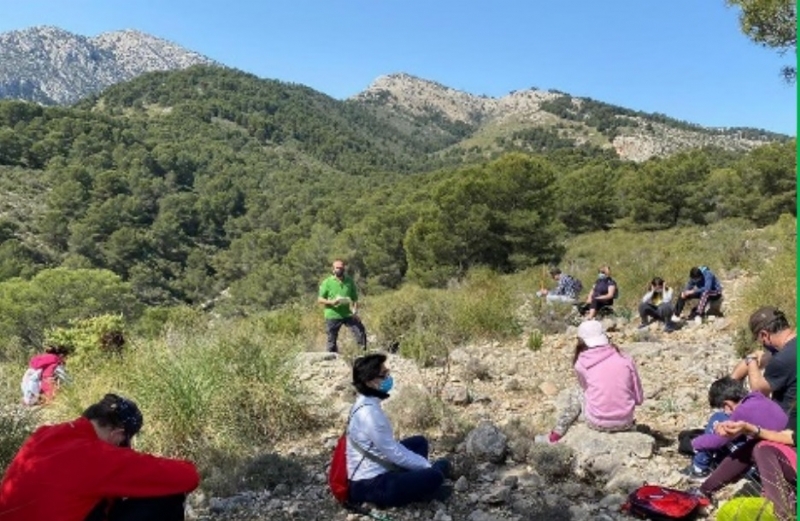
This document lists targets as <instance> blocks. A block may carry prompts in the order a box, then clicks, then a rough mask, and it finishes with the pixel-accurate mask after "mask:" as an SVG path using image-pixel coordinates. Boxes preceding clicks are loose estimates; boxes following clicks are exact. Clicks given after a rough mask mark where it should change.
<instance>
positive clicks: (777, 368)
mask: <svg viewBox="0 0 800 521" xmlns="http://www.w3.org/2000/svg"><path fill="white" fill-rule="evenodd" d="M749 326H750V333H751V334H752V335H753V340H755V341H756V342H758V343H759V344H761V346H762V347H763V351H756V352H755V353H752V354H749V355H747V356H746V357H745V358H744V360H742V361H741V362H739V363H738V364H737V365H736V367H734V369H733V372H731V378H733V379H734V380H742V379H744V378H747V383H748V386H749V387H750V389H752V390H754V391H760V392H761V393H763V394H764V395H765V396H769V397H771V398H772V399H773V400H775V401H776V402H778V403H779V404H780V406H781V407H782V408H783V410H784V411H785V412H786V413H787V414H792V412H793V410H794V407H795V404H796V402H797V331H796V330H795V329H794V328H793V327H792V326H791V324H789V319H788V318H787V317H786V314H785V313H784V312H783V311H781V310H779V309H778V308H776V307H774V306H762V307H760V308H759V309H757V310H756V311H754V312H753V314H752V315H750V321H749Z"/></svg>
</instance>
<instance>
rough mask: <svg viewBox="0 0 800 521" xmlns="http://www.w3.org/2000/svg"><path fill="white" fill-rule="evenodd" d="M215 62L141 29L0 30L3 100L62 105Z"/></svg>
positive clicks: (42, 28) (0, 73)
mask: <svg viewBox="0 0 800 521" xmlns="http://www.w3.org/2000/svg"><path fill="white" fill-rule="evenodd" d="M213 63H214V61H213V60H211V59H210V58H207V57H205V56H202V55H200V54H198V53H196V52H192V51H189V50H187V49H184V48H183V47H180V46H179V45H176V44H174V43H171V42H168V41H166V40H162V39H160V38H156V37H154V36H150V35H148V34H144V33H141V32H139V31H132V30H125V31H115V32H110V33H104V34H101V35H99V36H96V37H94V38H89V37H86V36H81V35H78V34H73V33H70V32H68V31H64V30H63V29H59V28H57V27H49V26H44V27H33V28H30V29H25V30H21V31H10V32H7V33H2V34H0V98H13V99H22V100H27V101H33V102H36V103H42V104H45V105H64V104H69V103H74V102H75V101H77V100H79V99H81V98H83V97H85V96H88V95H90V94H94V93H97V92H99V91H101V90H103V89H105V88H106V87H109V86H111V85H114V84H115V83H120V82H124V81H128V80H131V79H133V78H135V77H136V76H139V75H140V74H143V73H145V72H151V71H165V70H173V69H182V68H186V67H190V66H192V65H197V64H213Z"/></svg>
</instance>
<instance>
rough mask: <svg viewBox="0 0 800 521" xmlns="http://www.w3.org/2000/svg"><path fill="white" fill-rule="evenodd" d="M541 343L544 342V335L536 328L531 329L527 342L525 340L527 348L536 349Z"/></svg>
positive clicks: (540, 346) (539, 347)
mask: <svg viewBox="0 0 800 521" xmlns="http://www.w3.org/2000/svg"><path fill="white" fill-rule="evenodd" d="M543 344H544V335H543V334H542V332H541V331H539V330H538V329H534V330H533V331H531V333H530V334H529V335H528V342H527V345H528V349H530V350H531V351H538V350H540V349H541V348H542V345H543Z"/></svg>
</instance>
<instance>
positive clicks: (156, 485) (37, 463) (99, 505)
mask: <svg viewBox="0 0 800 521" xmlns="http://www.w3.org/2000/svg"><path fill="white" fill-rule="evenodd" d="M142 423H143V418H142V413H141V412H140V411H139V408H138V407H137V406H136V404H135V403H134V402H132V401H130V400H128V399H126V398H123V397H121V396H118V395H115V394H107V395H105V396H104V397H103V399H102V400H101V401H100V402H98V403H95V404H93V405H91V406H89V407H88V408H87V409H86V410H85V411H84V412H83V414H82V415H81V417H79V418H77V419H75V420H72V421H68V422H65V423H59V424H56V425H45V426H42V427H39V428H38V429H37V430H36V431H35V432H34V433H33V434H32V435H31V436H30V437H29V438H28V439H27V440H26V441H25V443H24V444H23V445H22V448H20V450H19V452H18V453H17V454H16V456H14V459H13V460H12V461H11V464H10V465H9V466H8V468H7V469H6V472H5V475H4V476H3V480H2V482H0V519H2V521H34V520H46V519H52V520H55V519H57V520H59V521H149V520H153V519H158V520H159V521H182V520H183V519H184V501H185V499H186V494H187V493H189V492H191V491H192V490H194V489H195V488H197V485H198V484H199V481H200V476H199V475H198V473H197V469H196V468H195V466H194V464H193V463H191V462H189V461H184V460H177V459H169V458H161V457H157V456H152V455H150V454H144V453H141V452H136V451H135V450H133V449H132V448H131V439H132V438H133V437H134V436H135V435H136V434H137V433H138V432H139V429H141V427H142Z"/></svg>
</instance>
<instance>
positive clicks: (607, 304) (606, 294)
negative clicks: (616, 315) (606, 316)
mask: <svg viewBox="0 0 800 521" xmlns="http://www.w3.org/2000/svg"><path fill="white" fill-rule="evenodd" d="M618 295H619V287H618V286H617V282H616V281H615V280H614V279H612V278H611V268H610V267H609V266H600V269H599V270H598V273H597V280H596V281H595V283H594V285H593V286H592V290H591V291H590V292H589V296H588V297H586V303H585V304H583V305H582V306H581V307H580V308H579V309H578V311H579V312H580V313H581V314H582V315H586V320H592V319H594V318H595V316H597V313H598V312H601V311H602V310H604V309H610V308H611V306H612V305H613V304H614V300H615V299H616V298H617V296H618ZM587 313H588V314H587Z"/></svg>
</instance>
